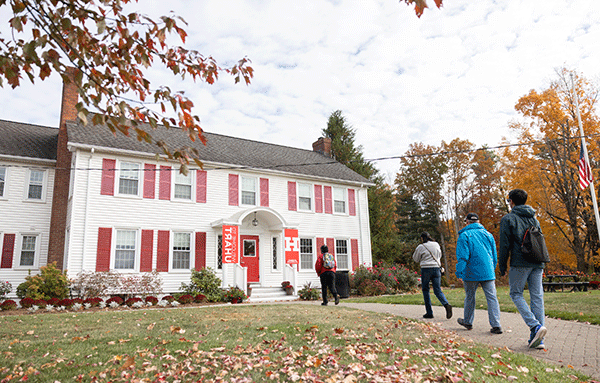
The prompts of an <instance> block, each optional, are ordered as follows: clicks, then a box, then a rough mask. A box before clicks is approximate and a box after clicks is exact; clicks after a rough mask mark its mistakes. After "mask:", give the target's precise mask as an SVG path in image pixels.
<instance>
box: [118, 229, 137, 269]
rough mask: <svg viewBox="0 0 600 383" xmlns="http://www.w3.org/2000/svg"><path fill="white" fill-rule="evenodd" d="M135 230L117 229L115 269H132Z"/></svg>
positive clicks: (133, 264)
mask: <svg viewBox="0 0 600 383" xmlns="http://www.w3.org/2000/svg"><path fill="white" fill-rule="evenodd" d="M135 236H136V232H135V230H117V240H116V247H115V269H133V268H134V266H135Z"/></svg>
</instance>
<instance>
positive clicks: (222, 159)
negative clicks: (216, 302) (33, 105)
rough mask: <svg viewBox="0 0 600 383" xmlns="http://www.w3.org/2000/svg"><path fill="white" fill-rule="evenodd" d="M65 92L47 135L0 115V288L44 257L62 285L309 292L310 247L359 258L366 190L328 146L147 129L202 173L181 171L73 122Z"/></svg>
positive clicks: (132, 144)
mask: <svg viewBox="0 0 600 383" xmlns="http://www.w3.org/2000/svg"><path fill="white" fill-rule="evenodd" d="M74 93H75V90H74V89H69V85H66V86H65V89H64V90H63V107H62V109H63V111H62V116H61V124H60V128H59V129H55V128H48V127H41V126H34V125H29V124H23V123H16V122H8V121H1V120H0V249H1V252H2V253H1V261H0V280H4V281H9V282H11V283H12V284H13V288H16V286H17V285H18V284H19V283H21V282H22V281H23V280H24V278H25V277H26V276H27V275H28V273H29V272H31V273H36V272H37V271H38V270H39V267H40V266H43V265H46V264H47V263H49V262H56V263H57V264H58V265H59V267H61V268H62V269H64V270H67V273H68V276H69V277H71V278H74V277H76V276H77V274H79V273H80V272H82V271H108V270H114V271H118V272H119V273H136V274H137V273H146V272H150V271H153V270H156V271H157V272H159V273H160V276H161V278H162V281H163V291H164V292H167V293H174V292H177V291H178V290H179V288H180V286H181V283H182V282H185V283H189V280H190V274H191V270H192V269H199V268H202V267H210V268H212V269H213V270H215V271H216V272H217V275H218V276H219V277H220V278H221V279H222V281H223V286H224V287H226V286H230V285H238V286H240V287H242V288H243V289H246V287H247V286H248V285H250V286H254V287H255V288H256V289H255V290H254V291H255V292H256V291H257V290H259V291H260V288H263V289H267V290H268V289H269V288H270V289H276V290H281V282H282V281H284V280H287V281H290V282H291V283H292V285H294V286H295V287H296V289H295V291H296V292H297V291H298V288H301V287H302V286H303V285H304V284H305V283H307V282H311V283H312V285H313V286H320V282H319V279H318V277H317V275H316V273H315V271H314V263H315V260H316V256H317V254H318V251H319V248H320V246H321V245H322V244H327V245H328V247H329V249H330V251H331V252H333V253H334V255H335V257H336V259H337V263H338V270H347V271H352V270H354V269H355V268H356V267H357V266H359V265H361V264H367V265H370V264H371V261H372V260H371V241H370V232H369V214H368V203H367V188H368V187H369V186H371V185H372V184H371V183H370V182H369V180H367V179H365V178H364V177H362V176H360V175H358V174H357V173H355V172H353V171H352V170H350V169H349V168H347V167H346V166H344V165H342V164H340V163H338V162H337V161H335V160H334V159H332V158H331V156H330V155H329V153H330V147H331V142H330V141H329V140H328V139H324V138H320V139H319V140H317V142H315V143H314V144H313V150H304V149H297V148H292V147H286V146H280V145H274V144H269V143H264V142H257V141H250V140H245V139H240V138H234V137H228V136H224V135H219V134H212V133H205V136H206V139H207V145H206V146H204V145H203V144H201V143H193V142H191V141H190V140H189V138H188V137H187V135H186V134H184V133H183V132H181V131H180V130H178V129H172V128H171V129H166V128H164V127H159V128H158V129H157V130H155V131H154V132H153V137H154V138H156V139H160V140H164V141H165V142H167V143H168V144H169V145H170V146H171V147H183V146H193V147H194V148H196V149H197V150H198V151H199V153H200V159H201V161H202V162H203V167H202V168H195V167H191V170H190V172H189V174H187V175H183V174H181V173H180V171H179V164H178V163H175V162H169V161H167V160H165V159H164V156H161V151H160V149H159V148H158V147H157V146H155V145H152V144H148V143H145V142H139V141H137V140H136V139H135V138H130V137H125V136H123V135H121V134H117V135H116V136H115V135H113V134H112V133H111V132H110V131H109V130H108V129H107V128H106V127H98V126H95V127H92V126H83V125H81V124H80V123H77V122H76V121H75V118H74V117H75V108H74V104H75V102H76V100H77V98H76V96H75V97H74V96H73V94H74ZM12 295H14V289H13V293H12ZM253 295H255V294H253Z"/></svg>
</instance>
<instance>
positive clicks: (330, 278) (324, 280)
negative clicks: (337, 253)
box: [315, 245, 340, 306]
mask: <svg viewBox="0 0 600 383" xmlns="http://www.w3.org/2000/svg"><path fill="white" fill-rule="evenodd" d="M336 269H337V263H336V261H335V257H334V256H333V254H331V253H330V252H329V248H328V247H327V245H323V246H321V254H320V255H319V256H318V257H317V262H315V271H316V272H317V275H318V276H319V279H321V295H323V303H321V305H322V306H327V303H328V301H327V289H329V291H330V292H331V294H332V295H333V298H334V299H335V304H336V305H337V304H339V303H340V295H339V294H338V293H337V290H336V289H335V271H336Z"/></svg>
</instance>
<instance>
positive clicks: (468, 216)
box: [465, 213, 479, 222]
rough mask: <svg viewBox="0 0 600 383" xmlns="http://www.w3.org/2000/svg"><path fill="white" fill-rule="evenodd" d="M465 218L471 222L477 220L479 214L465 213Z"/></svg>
mask: <svg viewBox="0 0 600 383" xmlns="http://www.w3.org/2000/svg"><path fill="white" fill-rule="evenodd" d="M465 220H466V221H471V222H475V221H479V216H477V214H475V213H469V214H467V218H465Z"/></svg>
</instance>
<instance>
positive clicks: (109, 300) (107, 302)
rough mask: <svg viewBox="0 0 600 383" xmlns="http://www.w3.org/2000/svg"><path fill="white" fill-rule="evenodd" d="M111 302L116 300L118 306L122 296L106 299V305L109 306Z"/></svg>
mask: <svg viewBox="0 0 600 383" xmlns="http://www.w3.org/2000/svg"><path fill="white" fill-rule="evenodd" d="M112 302H116V303H117V304H118V305H119V306H120V305H122V304H123V298H121V297H116V296H115V297H110V298H108V299H107V300H106V305H107V306H109V305H110V304H111V303H112Z"/></svg>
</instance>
